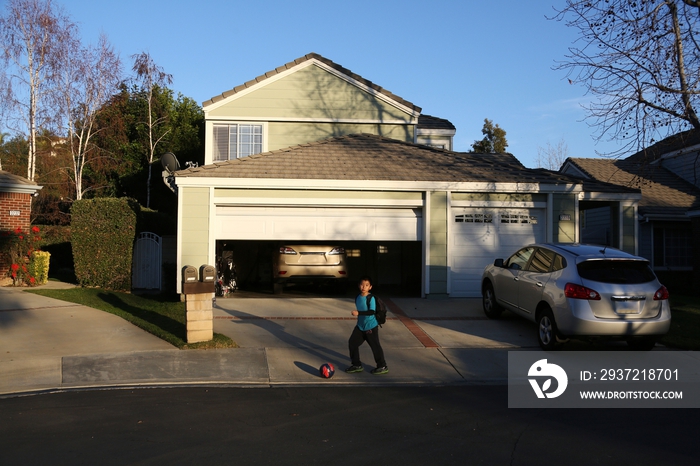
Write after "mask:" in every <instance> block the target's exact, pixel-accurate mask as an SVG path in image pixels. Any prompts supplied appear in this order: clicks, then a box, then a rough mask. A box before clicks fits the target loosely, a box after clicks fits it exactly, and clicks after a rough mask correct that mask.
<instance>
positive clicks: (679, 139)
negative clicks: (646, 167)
mask: <svg viewBox="0 0 700 466" xmlns="http://www.w3.org/2000/svg"><path fill="white" fill-rule="evenodd" d="M698 145H700V131H698V130H696V129H690V130H687V131H683V132H681V133H678V134H674V135H672V136H669V137H667V138H666V139H663V140H661V141H659V142H657V143H655V144H653V145H651V146H649V147H647V148H645V149H642V150H640V151H639V152H636V153H634V154H632V155H630V156H629V157H627V159H626V160H633V161H636V162H647V163H649V162H653V161H655V160H657V159H659V158H661V157H663V156H664V155H666V154H668V153H671V152H678V151H683V149H689V148H692V147H695V146H698Z"/></svg>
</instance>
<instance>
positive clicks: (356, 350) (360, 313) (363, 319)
mask: <svg viewBox="0 0 700 466" xmlns="http://www.w3.org/2000/svg"><path fill="white" fill-rule="evenodd" d="M359 287H360V294H359V295H357V297H356V298H355V310H354V311H352V315H353V316H357V325H356V326H355V328H354V329H353V330H352V335H350V339H349V340H348V347H349V349H350V361H351V363H352V365H351V366H350V367H348V368H347V369H345V372H347V373H353V372H362V370H363V369H362V362H361V361H360V345H362V343H364V342H365V341H366V342H367V343H368V344H369V347H370V348H372V354H373V355H374V362H375V363H376V364H377V367H376V368H375V369H373V370H372V374H375V375H379V374H386V373H387V372H389V368H388V367H386V361H385V360H384V351H383V350H382V345H381V344H380V343H379V325H378V324H377V319H376V317H375V316H374V315H375V310H376V309H377V300H376V299H375V298H374V297H372V299H371V300H370V302H369V303H367V296H368V295H369V292H370V290H371V289H372V280H370V278H369V277H362V278H361V279H360V283H359ZM368 304H369V307H368V306H367V305H368Z"/></svg>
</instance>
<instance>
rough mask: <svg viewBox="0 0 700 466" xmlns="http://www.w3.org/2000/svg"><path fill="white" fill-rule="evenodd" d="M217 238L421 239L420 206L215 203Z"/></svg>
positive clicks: (302, 239) (305, 239)
mask: <svg viewBox="0 0 700 466" xmlns="http://www.w3.org/2000/svg"><path fill="white" fill-rule="evenodd" d="M214 222H215V225H214V232H215V235H216V239H231V240H236V239H241V240H245V239H256V240H258V239H260V240H282V241H289V240H297V241H325V240H328V241H420V240H421V237H422V219H421V216H420V210H419V209H386V208H376V209H372V208H305V207H233V206H217V208H216V218H215V220H214Z"/></svg>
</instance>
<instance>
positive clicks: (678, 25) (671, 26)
mask: <svg viewBox="0 0 700 466" xmlns="http://www.w3.org/2000/svg"><path fill="white" fill-rule="evenodd" d="M556 11H557V14H556V15H555V16H554V17H553V18H551V19H556V20H559V21H564V22H565V24H566V25H567V26H568V27H571V28H574V29H577V30H578V36H579V37H578V39H577V40H576V42H575V43H574V45H573V46H572V47H570V48H569V53H568V54H567V55H566V59H565V60H564V61H562V62H561V63H559V64H558V65H556V66H555V67H554V68H555V69H558V70H564V71H566V72H567V77H568V78H569V82H570V83H572V84H581V85H583V86H584V87H585V88H586V89H587V92H588V93H590V94H591V95H593V96H594V97H595V100H594V101H593V102H592V103H590V104H588V105H587V106H585V109H586V113H587V119H590V120H592V126H593V127H594V128H596V132H595V134H594V138H596V139H597V140H601V139H603V138H606V139H608V140H617V141H620V142H622V144H623V145H622V147H621V148H620V149H619V150H617V151H614V152H613V153H611V154H609V155H619V154H622V153H627V152H630V151H637V150H640V149H642V148H644V147H647V146H649V145H651V144H653V143H654V142H655V141H658V140H659V139H662V138H664V137H666V136H669V135H671V134H675V133H677V132H679V131H682V130H685V129H689V128H695V129H700V119H699V118H698V114H697V106H698V95H699V93H700V43H698V41H697V38H696V32H697V31H698V27H699V26H700V2H699V1H697V0H636V1H630V0H567V1H566V6H565V7H564V8H563V9H561V10H556Z"/></svg>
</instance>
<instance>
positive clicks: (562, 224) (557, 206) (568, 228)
mask: <svg viewBox="0 0 700 466" xmlns="http://www.w3.org/2000/svg"><path fill="white" fill-rule="evenodd" d="M552 212H553V213H554V215H553V217H554V219H553V223H554V225H553V231H554V242H555V243H573V242H575V241H576V199H575V198H574V195H573V194H555V195H554V196H553V198H552ZM560 215H568V216H569V219H570V220H560Z"/></svg>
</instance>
